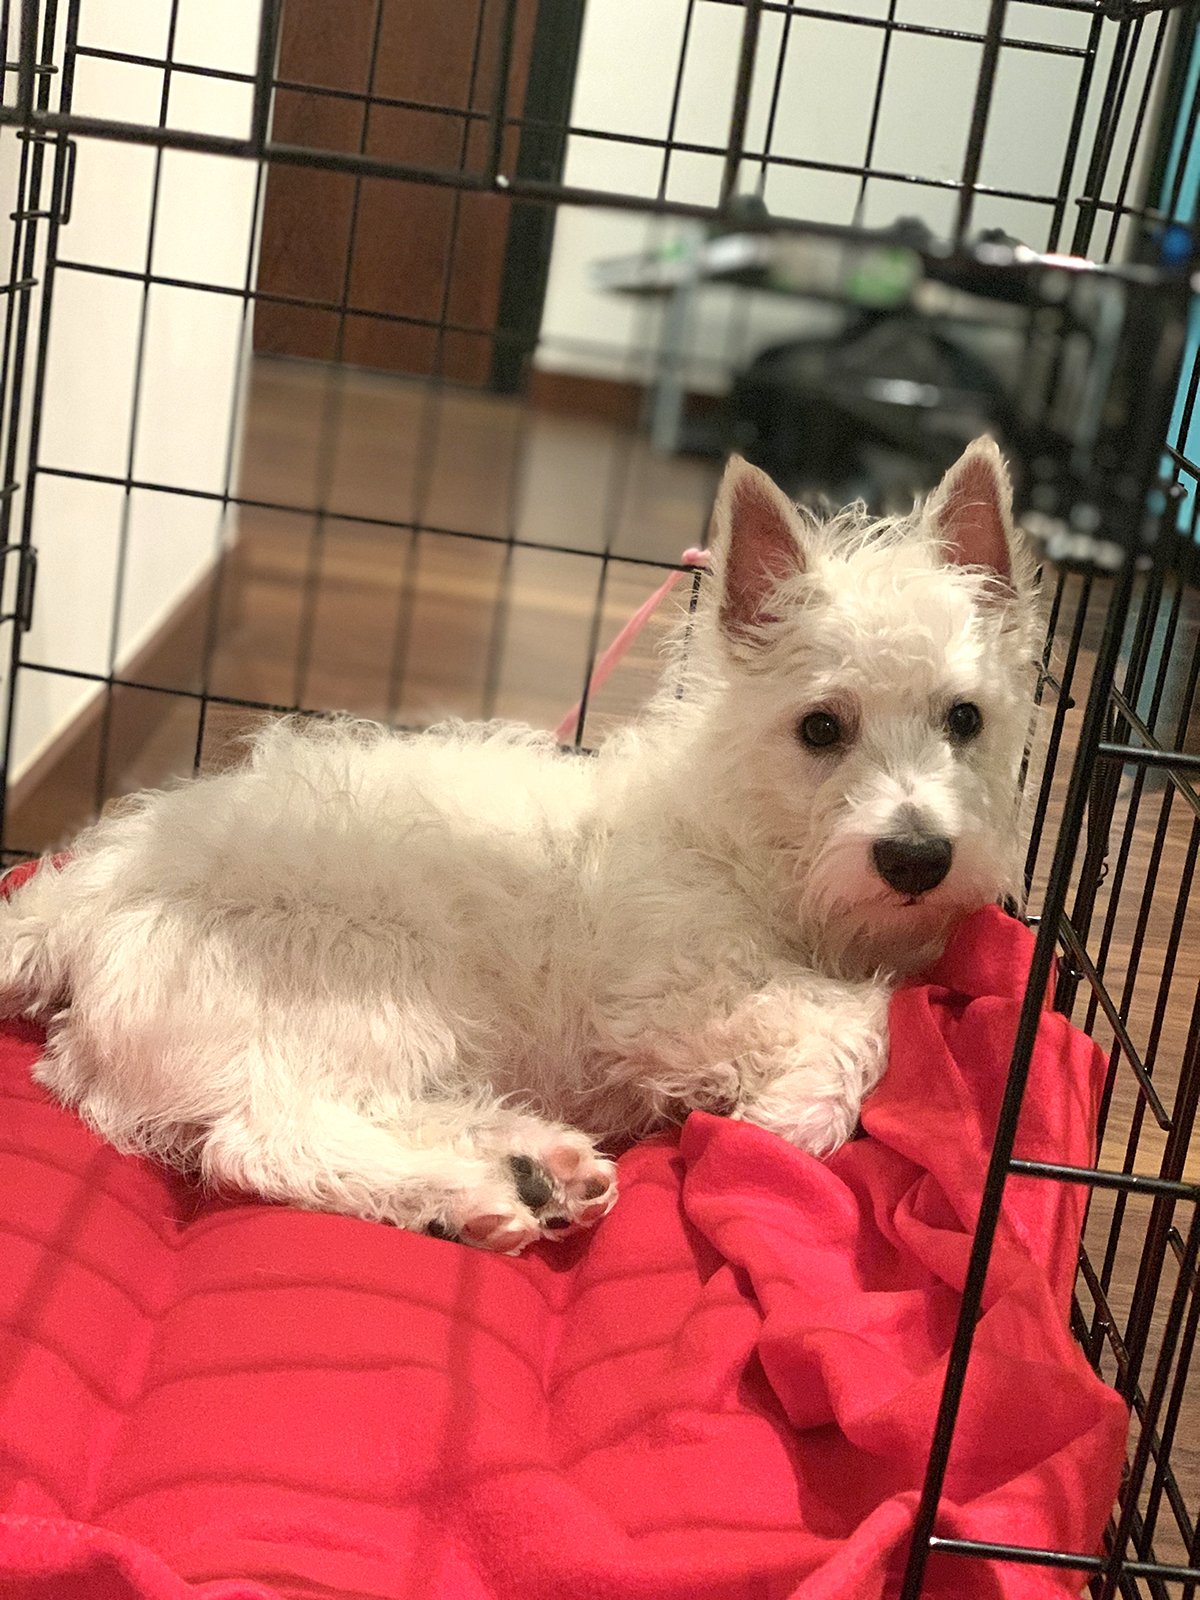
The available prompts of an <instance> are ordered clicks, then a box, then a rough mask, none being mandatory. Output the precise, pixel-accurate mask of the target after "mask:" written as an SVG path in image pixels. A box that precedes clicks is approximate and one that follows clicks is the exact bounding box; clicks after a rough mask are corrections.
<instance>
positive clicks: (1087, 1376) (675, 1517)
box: [0, 910, 1126, 1600]
mask: <svg viewBox="0 0 1200 1600" xmlns="http://www.w3.org/2000/svg"><path fill="white" fill-rule="evenodd" d="M1030 946H1031V940H1030V936H1029V934H1028V933H1027V932H1026V931H1025V930H1024V929H1023V928H1021V927H1020V926H1019V925H1018V924H1017V923H1015V922H1013V921H1010V920H1009V919H1007V918H1005V917H1004V916H1003V915H1002V914H1001V913H1000V912H999V911H995V910H988V911H984V912H981V913H979V914H978V915H977V916H975V917H974V918H972V919H971V920H970V921H969V922H968V923H967V924H966V925H965V926H964V927H963V928H962V929H961V931H960V933H959V935H958V936H957V938H956V940H955V941H954V943H953V944H952V946H951V948H950V950H949V951H948V952H947V954H946V956H945V957H944V959H943V960H942V962H941V963H940V965H939V966H938V968H937V969H936V971H935V972H934V973H933V974H932V975H931V977H930V978H929V979H928V981H926V982H925V983H922V984H920V985H913V986H911V987H908V988H906V989H904V990H902V991H900V992H899V993H898V994H897V995H896V997H895V999H894V1001H893V1005H892V1038H893V1044H892V1058H891V1067H890V1069H889V1072H888V1074H887V1077H886V1079H885V1080H884V1083H883V1085H882V1086H881V1087H880V1088H879V1089H878V1090H877V1091H876V1093H875V1094H874V1095H873V1096H872V1097H871V1099H870V1100H869V1101H868V1103H867V1105H866V1107H865V1108H864V1112H863V1125H864V1128H865V1132H866V1137H864V1138H862V1139H859V1140H856V1141H855V1142H853V1143H851V1144H849V1145H847V1146H846V1147H845V1148H843V1149H842V1150H840V1151H838V1152H837V1154H836V1155H835V1156H834V1157H832V1159H830V1160H828V1161H823V1162H822V1161H816V1160H813V1159H812V1158H811V1157H809V1156H806V1155H802V1154H800V1153H799V1152H797V1151H796V1150H793V1149H791V1148H790V1147H789V1146H787V1145H786V1144H784V1143H783V1142H782V1141H781V1140H779V1139H776V1138H775V1137H774V1136H772V1135H770V1134H767V1133H763V1132H761V1131H760V1130H758V1129H756V1128H752V1127H748V1126H746V1125H744V1124H742V1123H737V1122H728V1121H724V1120H722V1119H720V1118H716V1117H711V1116H705V1115H695V1116H693V1117H692V1118H691V1119H690V1121H689V1122H688V1123H687V1125H686V1127H685V1128H684V1129H683V1131H682V1134H681V1135H680V1136H679V1137H677V1138H674V1137H673V1138H660V1139H657V1140H652V1141H650V1142H649V1143H648V1144H645V1145H643V1146H641V1147H639V1148H637V1149H635V1150H633V1151H631V1152H630V1153H629V1154H628V1155H626V1156H625V1157H624V1158H623V1160H622V1162H621V1199H620V1202H619V1204H618V1205H617V1207H616V1209H615V1210H614V1211H613V1212H612V1214H611V1215H610V1216H609V1217H608V1218H606V1219H605V1221H604V1222H603V1223H602V1224H601V1225H600V1227H599V1228H598V1229H597V1230H596V1231H595V1233H594V1234H592V1235H591V1236H587V1237H583V1236H581V1237H578V1238H576V1239H573V1240H571V1241H568V1242H566V1243H563V1244H560V1245H544V1246H539V1247H537V1248H534V1249H532V1250H530V1251H529V1252H528V1253H527V1254H526V1255H525V1256H524V1257H522V1258H521V1259H519V1260H508V1259H502V1258H492V1257H489V1256H487V1255H484V1254H481V1253H478V1252H475V1251H472V1250H468V1249H465V1248H463V1247H461V1246H459V1245H454V1244H448V1243H443V1242H441V1241H439V1240H435V1239H424V1238H417V1237H414V1236H413V1235H411V1234H406V1233H402V1232H399V1231H396V1230H394V1229H390V1228H386V1227H382V1226H379V1225H377V1224H374V1223H369V1222H359V1221H356V1220H353V1219H350V1218H345V1217H334V1216H318V1215H311V1214H306V1213H303V1212H300V1211H293V1210H288V1209H285V1208H283V1207H279V1206H269V1205H263V1204H259V1203H256V1202H251V1201H247V1202H245V1203H230V1202H228V1201H218V1200H214V1199H211V1198H206V1197H204V1196H203V1195H201V1194H199V1193H198V1192H196V1191H195V1190H194V1189H193V1188H191V1187H190V1186H189V1185H187V1184H186V1183H183V1182H181V1181H179V1180H177V1179H174V1178H172V1177H171V1176H169V1175H168V1174H166V1173H165V1172H164V1171H162V1170H161V1169H160V1168H158V1167H157V1166H155V1165H153V1164H151V1163H148V1162H145V1161H141V1160H138V1159H133V1158H130V1157H123V1156H119V1155H117V1154H116V1153H115V1152H114V1151H112V1150H110V1149H108V1148H107V1147H106V1146H104V1145H102V1144H101V1143H100V1142H99V1141H98V1140H97V1139H95V1138H94V1137H93V1136H92V1135H91V1134H90V1133H89V1132H88V1131H87V1130H86V1129H85V1128H84V1127H83V1126H82V1124H81V1123H80V1122H79V1121H78V1120H77V1119H76V1118H75V1117H74V1116H72V1115H71V1114H70V1113H68V1112H66V1111H64V1110H62V1109H61V1108H59V1107H58V1106H56V1105H55V1104H53V1103H52V1102H51V1101H50V1100H49V1099H48V1098H47V1096H46V1095H45V1094H44V1093H43V1092H42V1091H41V1090H40V1089H38V1088H37V1087H35V1086H34V1085H33V1084H32V1083H31V1081H30V1077H29V1068H30V1065H31V1063H32V1062H33V1061H34V1060H35V1058H36V1056H37V1053H38V1046H39V1035H38V1033H37V1031H36V1030H35V1029H34V1028H32V1027H30V1026H28V1025H22V1024H19V1023H9V1024H8V1025H7V1026H6V1028H5V1030H4V1032H3V1036H2V1037H0V1096H2V1099H3V1111H2V1113H0V1239H2V1241H3V1243H2V1246H0V1250H2V1268H0V1323H2V1325H3V1332H2V1334H0V1508H2V1510H3V1512H4V1515H3V1516H0V1596H3V1597H5V1600H13V1597H18V1596H19V1597H21V1600H33V1597H37V1600H76V1597H77V1600H135V1597H136V1600H184V1597H185V1596H186V1597H192V1596H195V1595H197V1594H199V1595H203V1596H205V1597H207V1600H252V1597H253V1600H271V1597H275V1596H288V1597H293V1600H294V1597H300V1596H308V1597H315V1596H325V1597H329V1596H330V1595H331V1594H332V1593H338V1594H341V1593H349V1594H352V1595H355V1596H362V1597H368V1596H369V1597H386V1600H531V1597H534V1596H537V1597H538V1600H750V1597H755V1600H775V1597H778V1600H783V1597H786V1596H792V1597H795V1600H849V1597H852V1596H853V1597H855V1600H859V1597H862V1600H867V1597H871V1600H876V1597H878V1596H880V1595H881V1594H882V1595H892V1594H893V1593H894V1592H895V1587H896V1583H897V1579H898V1573H899V1572H900V1570H901V1569H902V1566H903V1560H904V1555H905V1552H906V1549H907V1543H908V1533H909V1529H910V1527H911V1521H912V1516H913V1509H914V1505H915V1502H916V1498H917V1492H918V1488H919V1485H920V1481H921V1476H922V1472H923V1467H924V1462H925V1456H926V1450H927V1446H928V1440H929V1437H930V1432H931V1428H932V1422H933V1416H934V1411H935V1408H936V1405H937V1399H938V1393H939V1390H940V1387H941V1382H942V1373H943V1369H944V1356H945V1351H946V1349H947V1347H948V1345H949V1342H950V1338H951V1334H952V1331H953V1327H954V1319H955V1314H956V1311H957V1307H958V1296H959V1287H960V1285H961V1282H962V1278H963V1274H964V1270H965V1265H966V1260H967V1251H968V1247H969V1233H970V1227H971V1224H972V1221H973V1218H974V1216H975V1212H976V1208H977V1205H978V1199H979V1193H980V1189H981V1184H982V1174H983V1171H984V1165H985V1159H986V1151H987V1145H988V1139H989V1135H990V1131H991V1129H992V1128H993V1127H994V1125H995V1119H996V1115H997V1109H998V1105H999V1099H1000V1094H1001V1091H1002V1086H1003V1079H1004V1072H1005V1068H1006V1065H1007V1061H1008V1055H1009V1050H1010V1046H1011V1042H1012V1037H1013V1032H1014V1028H1015V1023H1016V1016H1017V1011H1018V1005H1019V997H1020V993H1021V987H1022V980H1023V974H1024V972H1025V970H1026V968H1027V965H1028V960H1029V952H1030ZM1100 1072H1101V1063H1100V1061H1099V1059H1098V1056H1097V1054H1096V1052H1095V1051H1094V1050H1093V1047H1092V1046H1091V1044H1090V1043H1089V1041H1088V1040H1086V1039H1085V1038H1083V1037H1082V1036H1081V1035H1079V1034H1076V1033H1074V1032H1072V1030H1071V1029H1070V1028H1069V1027H1068V1026H1067V1024H1066V1023H1065V1022H1064V1021H1063V1019H1061V1018H1060V1017H1057V1016H1054V1015H1047V1016H1046V1017H1045V1019H1044V1021H1043V1024H1042V1029H1041V1034H1040V1038H1039V1043H1038V1048H1037V1052H1036V1054H1035V1058H1034V1063H1033V1070H1032V1075H1031V1079H1030V1087H1029V1094H1028V1098H1027V1104H1026V1111H1025V1115H1024V1117H1023V1120H1022V1135H1021V1140H1020V1153H1022V1154H1025V1155H1028V1156H1042V1157H1047V1158H1053V1159H1058V1160H1066V1161H1073V1162H1086V1161H1087V1160H1088V1159H1089V1156H1090V1154H1091V1140H1092V1133H1091V1130H1092V1126H1093V1117H1094V1111H1095V1103H1096V1095H1097V1088H1098V1084H1099V1079H1100ZM1083 1199H1084V1192H1083V1191H1082V1190H1081V1189H1078V1188H1067V1187H1063V1186H1060V1185H1057V1184H1052V1183H1045V1182H1039V1181H1036V1180H1032V1179H1019V1180H1014V1181H1013V1182H1011V1183H1010V1184H1009V1187H1008V1191H1007V1200H1006V1207H1005V1214H1004V1218H1003V1220H1002V1225H1001V1228H1000V1233H999V1237H998V1240H997V1245H996V1254H995V1258H994V1262H993V1267H992V1271H991V1275H990V1278H989V1284H988V1290H987V1295H986V1304H985V1310H984V1313H983V1316H982V1318H981V1320H980V1324H979V1330H978V1337H977V1339H976V1344H975V1354H974V1357H973V1360H972V1365H971V1369H970V1374H969V1377H968V1382H967V1387H966V1394H965V1398H964V1404H963V1410H962V1416H961V1420H960V1423H959V1429H958V1434H957V1436H956V1440H955V1445H954V1450H953V1455H952V1459H951V1463H950V1471H949V1476H948V1478H947V1482H946V1490H945V1500H944V1505H943V1510H942V1515H941V1520H940V1524H939V1531H941V1532H944V1533H947V1534H952V1535H957V1536H966V1537H982V1538H990V1539H1001V1540H1006V1541H1011V1542H1016V1543H1028V1544H1048V1545H1052V1546H1055V1547H1058V1548H1068V1549H1079V1550H1094V1549H1095V1548H1096V1546H1097V1543H1098V1540H1099V1537H1100V1532H1101V1529H1102V1527H1103V1524H1104V1520H1105V1517H1106V1514H1107V1512H1108V1509H1109V1507H1110V1506H1111V1504H1112V1499H1113V1494H1114V1491H1115V1489H1116V1486H1117V1479H1118V1473H1119V1467H1120V1462H1121V1459H1122V1454H1123V1443H1124V1436H1125V1425H1126V1417H1125V1412H1124V1408H1123V1406H1122V1404H1121V1402H1120V1401H1119V1399H1118V1398H1117V1397H1116V1395H1115V1394H1113V1393H1112V1392H1111V1391H1110V1390H1108V1389H1106V1388H1105V1387H1104V1386H1103V1384H1101V1383H1100V1382H1099V1381H1098V1380H1097V1379H1096V1378H1095V1377H1094V1376H1093V1374H1092V1373H1091V1371H1090V1369H1089V1368H1088V1366H1087V1364H1086V1363H1085V1361H1084V1359H1083V1357H1082V1355H1081V1353H1080V1352H1079V1350H1078V1349H1077V1348H1076V1346H1075V1345H1074V1344H1073V1343H1072V1341H1071V1339H1070V1338H1069V1336H1068V1334H1067V1331H1066V1312H1067V1305H1068V1298H1069V1294H1070V1286H1071V1282H1072V1278H1073V1274H1074V1264H1075V1242H1076V1237H1077V1233H1078V1228H1079V1223H1080V1216H1081V1207H1082V1203H1083ZM927 1583H928V1588H927V1592H928V1593H929V1594H931V1595H937V1596H941V1597H943V1600H951V1597H952V1600H966V1597H968V1596H971V1597H973V1596H980V1597H987V1600H994V1597H999V1596H1004V1597H1015V1596H1023V1597H1028V1596H1053V1595H1057V1596H1060V1597H1061V1596H1062V1595H1063V1594H1064V1593H1071V1592H1077V1591H1078V1588H1079V1580H1078V1578H1076V1579H1074V1580H1073V1579H1072V1577H1071V1575H1070V1574H1063V1573H1055V1572H1051V1571H1049V1570H1046V1569H1040V1568H1034V1567H1021V1566H1016V1565H1005V1564H990V1563H989V1564H987V1565H984V1564H982V1563H975V1562H965V1561H963V1560H962V1559H961V1558H954V1557H951V1556H941V1557H935V1558H934V1559H933V1561H932V1562H931V1565H930V1571H929V1578H928V1580H927Z"/></svg>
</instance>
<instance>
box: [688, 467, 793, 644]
mask: <svg viewBox="0 0 1200 1600" xmlns="http://www.w3.org/2000/svg"><path fill="white" fill-rule="evenodd" d="M711 543H712V548H713V551H714V553H715V554H716V556H717V566H718V572H719V574H720V578H719V581H720V596H721V599H720V617H721V628H722V630H723V632H724V633H725V634H726V635H727V636H728V637H730V638H731V639H735V640H738V641H740V642H743V643H744V642H746V641H747V640H748V639H749V638H750V637H751V636H752V635H753V632H754V630H755V629H756V628H759V627H761V626H762V625H763V624H764V623H769V622H773V621H775V618H774V617H773V616H772V615H771V613H770V609H769V606H768V603H767V602H768V599H769V597H770V595H771V592H772V590H773V589H774V588H775V587H776V585H777V584H778V583H780V582H781V581H783V580H784V579H787V578H793V577H795V576H796V575H797V574H798V573H801V572H803V571H804V567H805V561H804V548H803V545H802V544H801V542H800V518H799V517H798V516H797V514H796V508H795V506H794V505H793V504H792V502H791V501H790V500H789V499H788V498H787V496H786V495H785V494H784V493H783V491H782V490H780V489H778V488H776V486H775V484H774V483H772V482H771V480H770V478H768V477H767V475H766V473H765V472H762V471H760V470H759V468H758V467H752V466H751V465H750V463H749V462H748V461H744V460H743V459H742V457H741V456H731V457H730V459H729V465H728V466H727V467H726V468H725V476H724V477H723V478H722V479H721V487H720V488H719V489H718V490H717V499H716V503H715V505H714V506H713V519H712V539H711Z"/></svg>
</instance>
